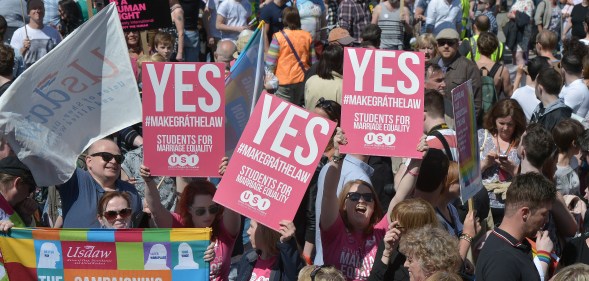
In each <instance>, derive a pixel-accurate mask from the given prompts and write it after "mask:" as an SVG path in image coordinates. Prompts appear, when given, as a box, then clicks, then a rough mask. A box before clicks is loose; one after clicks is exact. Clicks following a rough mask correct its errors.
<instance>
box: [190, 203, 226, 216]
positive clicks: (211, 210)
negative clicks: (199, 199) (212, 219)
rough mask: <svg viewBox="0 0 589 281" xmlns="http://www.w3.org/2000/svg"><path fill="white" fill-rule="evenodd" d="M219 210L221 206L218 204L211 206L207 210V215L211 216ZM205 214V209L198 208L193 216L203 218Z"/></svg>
mask: <svg viewBox="0 0 589 281" xmlns="http://www.w3.org/2000/svg"><path fill="white" fill-rule="evenodd" d="M220 210H221V206H219V204H214V205H211V206H209V208H208V211H209V214H211V215H214V214H216V213H218V212H219V211H220ZM206 212H207V208H203V207H200V208H196V209H194V214H195V215H196V216H197V217H202V216H204V215H205V214H206Z"/></svg>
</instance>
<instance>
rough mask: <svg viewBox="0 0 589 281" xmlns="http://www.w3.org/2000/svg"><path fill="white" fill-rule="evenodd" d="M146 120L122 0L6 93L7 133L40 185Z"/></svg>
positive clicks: (1, 108)
mask: <svg viewBox="0 0 589 281" xmlns="http://www.w3.org/2000/svg"><path fill="white" fill-rule="evenodd" d="M89 34H91V35H92V36H91V38H90V37H89ZM139 122H141V101H140V99H139V91H138V89H137V81H136V80H135V77H134V76H133V67H132V66H131V62H130V60H129V51H128V49H127V44H126V43H125V37H124V35H123V31H122V29H121V24H120V22H119V16H118V14H117V11H116V7H115V6H114V4H110V5H108V6H107V7H106V8H105V9H103V10H102V11H101V12H100V13H98V14H97V15H96V16H94V17H92V19H90V20H89V21H88V22H86V23H84V24H83V25H82V26H80V27H79V28H77V29H76V30H75V31H74V32H72V33H71V34H70V35H69V36H68V37H66V38H65V39H64V40H63V41H62V42H61V43H60V44H59V45H57V47H56V48H54V49H53V50H51V52H49V53H48V54H47V55H45V56H43V57H42V58H41V59H39V60H38V61H37V62H36V63H35V64H33V65H32V66H31V67H29V68H28V69H27V70H26V71H25V72H24V73H22V74H21V75H20V76H19V77H18V78H17V79H16V80H15V81H14V82H13V83H12V85H11V86H10V88H8V90H6V92H5V93H4V94H3V95H2V97H1V98H0V133H1V134H2V135H3V136H2V137H3V138H4V139H5V140H7V141H8V143H9V144H10V147H11V148H12V150H13V151H14V152H15V153H16V154H17V156H18V158H19V159H20V160H21V161H22V162H23V163H25V164H26V165H27V166H28V167H29V169H31V171H32V173H33V176H34V178H35V181H36V183H37V184H38V185H39V186H50V185H57V184H62V183H64V182H66V181H67V180H68V179H69V178H70V177H71V176H72V174H73V173H74V170H75V168H76V166H75V165H76V160H77V159H78V155H80V154H81V153H82V152H83V151H84V149H86V148H87V147H88V146H90V144H92V143H93V142H95V141H96V140H99V139H101V138H103V137H105V136H108V135H110V134H112V133H115V132H117V131H119V130H121V129H124V128H126V127H129V126H131V125H133V124H136V123H139Z"/></svg>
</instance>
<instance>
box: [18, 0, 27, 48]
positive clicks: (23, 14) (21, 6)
mask: <svg viewBox="0 0 589 281" xmlns="http://www.w3.org/2000/svg"><path fill="white" fill-rule="evenodd" d="M23 1H24V0H20V1H18V2H20V12H21V15H22V21H23V22H24V23H25V36H26V37H27V39H29V33H28V32H27V18H26V17H25V9H24V8H23V5H22V2H23Z"/></svg>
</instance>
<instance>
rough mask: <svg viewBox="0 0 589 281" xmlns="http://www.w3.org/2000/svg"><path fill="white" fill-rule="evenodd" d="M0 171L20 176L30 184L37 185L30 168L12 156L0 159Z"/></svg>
mask: <svg viewBox="0 0 589 281" xmlns="http://www.w3.org/2000/svg"><path fill="white" fill-rule="evenodd" d="M0 173H2V174H8V175H12V176H16V177H21V178H23V179H24V180H26V181H28V182H30V183H31V184H33V185H35V186H37V184H36V183H35V179H34V178H33V173H31V170H29V168H28V167H27V166H26V165H25V164H24V163H23V162H21V161H20V160H18V158H16V157H14V156H8V157H6V158H3V159H0Z"/></svg>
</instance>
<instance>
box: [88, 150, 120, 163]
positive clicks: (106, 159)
mask: <svg viewBox="0 0 589 281" xmlns="http://www.w3.org/2000/svg"><path fill="white" fill-rule="evenodd" d="M90 156H93V157H94V156H100V157H102V160H104V162H110V160H112V159H113V158H114V159H115V162H117V164H121V163H123V161H124V160H125V156H123V155H120V154H117V155H114V154H112V153H110V152H96V153H94V154H92V155H90Z"/></svg>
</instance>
